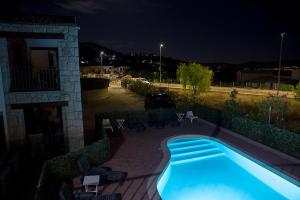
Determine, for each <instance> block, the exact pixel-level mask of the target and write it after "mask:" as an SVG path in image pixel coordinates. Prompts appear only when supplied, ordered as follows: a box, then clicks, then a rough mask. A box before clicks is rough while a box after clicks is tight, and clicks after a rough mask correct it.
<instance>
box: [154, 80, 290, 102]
mask: <svg viewBox="0 0 300 200" xmlns="http://www.w3.org/2000/svg"><path fill="white" fill-rule="evenodd" d="M153 85H155V86H158V87H166V88H167V87H169V88H173V89H182V85H180V84H168V83H154V84H153ZM233 89H236V90H237V91H238V93H239V94H244V95H256V96H269V95H276V94H277V91H276V90H264V89H254V88H236V87H216V86H210V89H209V91H211V92H221V93H230V92H231V91H232V90H233ZM279 95H287V97H288V98H294V97H295V95H294V93H293V92H290V91H279Z"/></svg>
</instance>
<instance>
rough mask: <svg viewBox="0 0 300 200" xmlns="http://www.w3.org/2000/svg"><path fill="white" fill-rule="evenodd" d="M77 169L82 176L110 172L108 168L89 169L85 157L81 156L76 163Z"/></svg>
mask: <svg viewBox="0 0 300 200" xmlns="http://www.w3.org/2000/svg"><path fill="white" fill-rule="evenodd" d="M77 165H78V169H79V171H80V173H81V174H82V175H83V176H87V175H94V174H99V173H104V172H106V171H111V169H110V168H109V167H91V166H90V163H89V161H88V159H87V157H86V156H81V158H80V159H79V160H78V161H77Z"/></svg>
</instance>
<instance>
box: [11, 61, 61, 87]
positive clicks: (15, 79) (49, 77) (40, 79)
mask: <svg viewBox="0 0 300 200" xmlns="http://www.w3.org/2000/svg"><path fill="white" fill-rule="evenodd" d="M10 90H11V91H47V90H59V72H58V69H57V68H53V69H50V68H48V69H47V68H46V69H39V70H34V69H33V68H31V67H15V68H11V69H10Z"/></svg>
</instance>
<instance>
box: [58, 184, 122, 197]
mask: <svg viewBox="0 0 300 200" xmlns="http://www.w3.org/2000/svg"><path fill="white" fill-rule="evenodd" d="M59 199H60V200H121V199H122V196H121V194H120V193H112V194H108V195H96V194H95V193H94V192H76V193H74V194H73V187H72V185H70V184H66V183H63V184H62V186H61V188H60V190H59Z"/></svg>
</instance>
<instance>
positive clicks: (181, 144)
mask: <svg viewBox="0 0 300 200" xmlns="http://www.w3.org/2000/svg"><path fill="white" fill-rule="evenodd" d="M202 144H211V142H209V141H205V140H190V141H183V142H176V143H173V142H172V143H169V144H168V147H169V149H170V150H172V149H175V148H180V147H188V146H195V145H202Z"/></svg>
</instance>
